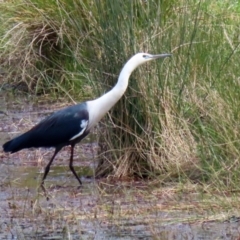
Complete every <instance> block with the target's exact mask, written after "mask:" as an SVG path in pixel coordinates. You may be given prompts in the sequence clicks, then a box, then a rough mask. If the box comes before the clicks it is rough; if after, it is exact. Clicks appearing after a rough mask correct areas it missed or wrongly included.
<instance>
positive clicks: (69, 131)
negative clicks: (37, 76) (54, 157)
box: [3, 103, 89, 153]
mask: <svg viewBox="0 0 240 240" xmlns="http://www.w3.org/2000/svg"><path fill="white" fill-rule="evenodd" d="M84 105H85V104H84V103H82V104H80V105H75V106H71V107H67V108H65V109H62V110H60V111H58V112H55V113H53V114H52V115H50V116H48V117H47V118H45V119H44V120H42V121H41V122H40V123H39V124H37V125H36V126H34V127H33V128H32V129H30V130H29V131H28V132H26V133H24V134H22V135H20V136H18V137H16V138H14V139H12V140H11V141H9V142H7V143H5V144H4V145H3V149H4V151H5V152H11V153H14V152H17V151H20V150H22V149H24V148H31V147H35V148H38V147H55V148H59V147H60V148H62V147H64V146H66V145H71V143H73V142H75V143H77V142H79V141H81V139H82V138H84V137H85V136H86V133H85V134H83V135H81V136H80V137H79V138H77V139H74V140H72V141H70V139H71V138H72V137H73V136H75V135H76V134H78V133H79V132H81V130H82V128H81V121H82V120H83V119H84V120H88V118H89V116H88V111H87V110H86V107H85V106H84Z"/></svg>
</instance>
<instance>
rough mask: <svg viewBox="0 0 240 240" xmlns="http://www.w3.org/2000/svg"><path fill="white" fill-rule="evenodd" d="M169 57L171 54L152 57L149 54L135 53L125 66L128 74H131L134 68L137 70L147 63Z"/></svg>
mask: <svg viewBox="0 0 240 240" xmlns="http://www.w3.org/2000/svg"><path fill="white" fill-rule="evenodd" d="M170 56H171V54H169V53H163V54H156V55H152V54H149V53H137V54H135V55H134V56H132V57H131V58H130V59H129V60H128V62H127V63H126V64H125V66H126V67H127V68H128V70H129V71H130V72H132V71H133V70H134V69H135V68H137V67H138V66H140V65H142V64H143V63H145V62H149V61H152V60H155V59H158V58H165V57H170Z"/></svg>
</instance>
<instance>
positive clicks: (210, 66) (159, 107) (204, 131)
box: [0, 0, 240, 188]
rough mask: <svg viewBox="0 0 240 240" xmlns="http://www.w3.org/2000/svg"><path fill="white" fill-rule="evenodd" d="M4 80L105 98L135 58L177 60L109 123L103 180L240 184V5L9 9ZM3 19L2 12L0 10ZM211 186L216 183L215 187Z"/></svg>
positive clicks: (30, 1)
mask: <svg viewBox="0 0 240 240" xmlns="http://www.w3.org/2000/svg"><path fill="white" fill-rule="evenodd" d="M2 6H4V7H6V6H7V7H8V8H7V11H4V14H3V15H1V17H0V19H1V22H2V23H4V24H2V27H1V29H0V31H1V32H2V33H3V38H2V39H1V41H0V45H1V48H0V61H1V63H2V65H1V68H2V69H3V70H4V72H5V81H6V82H10V83H12V84H19V83H20V82H24V83H25V84H26V85H27V86H28V89H34V90H35V91H36V92H39V91H40V92H41V91H43V92H45V91H48V90H49V89H51V90H53V89H54V90H55V91H56V92H60V93H64V94H66V95H67V96H68V97H71V96H72V95H74V96H78V97H79V96H82V98H85V97H86V96H89V95H91V97H95V96H98V95H100V94H102V93H103V92H105V91H106V90H108V89H110V88H111V87H112V86H113V85H114V84H115V82H116V79H117V75H118V73H119V71H120V69H121V68H122V66H123V63H124V62H126V60H127V59H128V58H129V57H130V56H131V55H133V54H134V53H136V52H140V51H144V52H150V53H163V52H169V53H170V52H171V53H173V56H172V58H171V59H165V60H164V61H158V62H151V63H149V64H147V65H144V66H141V67H140V68H139V69H138V70H137V71H135V72H134V73H133V75H132V76H131V79H130V86H129V88H128V90H127V93H126V94H125V96H124V97H123V98H122V99H121V100H120V101H119V103H118V104H117V105H116V106H115V107H114V109H112V110H111V112H110V114H109V115H108V117H107V118H105V120H104V121H103V122H102V125H101V127H102V129H103V130H102V131H101V133H102V134H101V136H100V139H99V142H100V145H101V152H100V164H99V166H98V168H97V172H96V174H97V176H108V175H109V174H111V175H114V176H115V177H129V176H131V177H132V176H138V177H139V176H140V177H148V178H156V177H157V178H159V179H160V180H161V181H163V182H164V181H169V180H170V179H171V180H178V181H186V180H189V179H190V180H194V181H195V180H197V181H209V180H211V183H212V184H213V185H216V186H221V187H226V186H227V187H228V188H236V184H237V183H239V177H238V176H239V174H238V172H239V170H240V169H239V166H240V164H239V160H240V159H239V155H240V154H239V149H240V148H239V137H240V136H239V132H240V131H239V130H240V129H239V127H238V125H239V124H238V119H239V110H238V106H239V104H238V103H239V99H240V90H239V89H240V88H239V76H240V70H239V67H238V57H237V56H238V53H239V45H240V43H239V36H238V30H239V27H238V25H237V23H238V22H239V20H240V19H239V9H240V8H239V4H238V3H236V2H235V3H234V4H233V3H232V2H231V1H225V2H224V3H223V2H219V1H212V2H209V1H200V2H195V1H191V0H188V1H181V0H178V1H171V2H162V1H137V0H136V1H128V2H124V1H112V0H106V1H91V0H88V1H74V0H73V1H67V0H61V1H56V2H55V1H50V2H49V3H48V4H47V5H46V4H44V3H43V2H41V1H37V0H22V1H14V5H12V4H11V3H7V2H6V3H2ZM0 11H1V12H3V8H2V7H0ZM209 182H210V181H209Z"/></svg>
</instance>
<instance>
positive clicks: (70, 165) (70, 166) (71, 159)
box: [69, 144, 82, 185]
mask: <svg viewBox="0 0 240 240" xmlns="http://www.w3.org/2000/svg"><path fill="white" fill-rule="evenodd" d="M74 146H75V144H72V145H71V157H70V163H69V168H70V170H71V171H72V173H73V174H74V176H75V177H76V178H77V180H78V182H79V183H80V185H82V181H81V180H80V178H79V177H78V175H77V173H76V172H75V170H74V168H73V152H74Z"/></svg>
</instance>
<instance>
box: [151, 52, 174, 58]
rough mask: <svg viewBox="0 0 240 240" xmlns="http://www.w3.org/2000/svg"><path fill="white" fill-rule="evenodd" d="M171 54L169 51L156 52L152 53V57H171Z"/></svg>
mask: <svg viewBox="0 0 240 240" xmlns="http://www.w3.org/2000/svg"><path fill="white" fill-rule="evenodd" d="M171 56H172V54H170V53H163V54H156V55H152V59H157V58H165V57H171Z"/></svg>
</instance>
